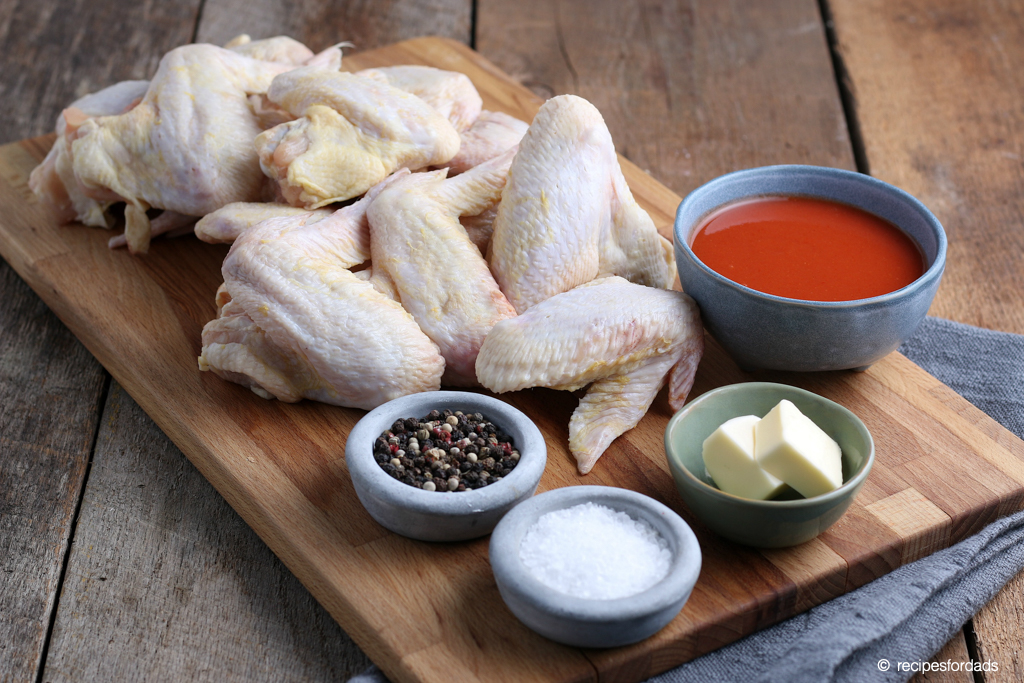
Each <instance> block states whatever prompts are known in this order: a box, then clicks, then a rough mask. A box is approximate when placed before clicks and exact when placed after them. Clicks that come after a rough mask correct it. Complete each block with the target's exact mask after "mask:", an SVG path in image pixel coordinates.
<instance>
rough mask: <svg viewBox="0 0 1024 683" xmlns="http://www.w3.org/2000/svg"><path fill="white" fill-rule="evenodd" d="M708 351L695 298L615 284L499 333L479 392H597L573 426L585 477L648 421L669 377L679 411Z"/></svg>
mask: <svg viewBox="0 0 1024 683" xmlns="http://www.w3.org/2000/svg"><path fill="white" fill-rule="evenodd" d="M703 351H704V333H703V326H702V325H701V322H700V314H699V312H698V310H697V305H696V304H695V303H694V302H693V299H691V298H690V297H688V296H686V295H685V294H683V293H682V292H676V291H671V290H666V289H656V288H653V287H644V286H642V285H636V284H633V283H630V282H628V281H626V280H624V279H623V278H621V277H616V276H612V277H605V278H600V279H598V280H594V281H592V282H589V283H586V284H584V285H581V286H580V287H577V288H576V289H573V290H570V291H568V292H564V293H561V294H556V295H555V296H552V297H550V298H548V299H546V300H544V301H542V302H541V303H538V304H536V305H535V306H531V307H530V309H529V310H528V311H527V312H525V313H523V314H521V315H519V316H518V317H515V318H511V319H508V320H504V321H502V322H499V323H498V324H496V325H495V326H494V329H492V330H491V333H490V334H489V335H488V336H487V339H486V340H484V343H483V346H482V347H481V349H480V354H479V356H478V357H477V361H476V371H477V377H478V378H479V380H480V383H481V384H482V385H483V386H485V387H486V388H488V389H490V390H491V391H494V392H498V393H502V392H506V391H516V390H519V389H526V388H528V387H550V388H552V389H564V390H566V391H574V390H576V389H580V388H582V387H584V386H586V385H588V384H590V385H591V386H590V389H588V390H587V393H586V395H585V396H584V397H583V399H582V400H581V401H580V404H579V406H578V407H577V408H576V410H575V412H573V414H572V418H571V420H570V422H569V450H570V451H571V452H572V454H573V456H574V457H575V458H576V463H577V467H578V468H579V471H580V473H581V474H586V473H587V472H589V471H590V470H591V469H592V468H593V467H594V464H595V463H596V462H597V459H598V458H600V457H601V454H602V453H604V451H605V449H607V448H608V446H609V445H610V444H611V442H612V441H614V440H615V439H616V438H617V437H618V436H619V435H620V434H622V433H623V432H625V431H627V430H629V429H632V428H633V427H635V426H636V424H637V423H638V422H639V421H640V419H641V418H642V417H643V416H644V415H645V414H646V413H647V409H648V408H649V407H650V405H651V403H652V402H653V401H654V398H655V396H657V394H658V391H660V390H661V387H662V386H664V384H665V380H666V378H667V379H668V382H669V404H670V405H671V406H672V408H673V409H674V410H678V409H679V408H682V406H683V403H684V402H685V400H686V395H687V393H689V391H690V387H692V386H693V378H694V373H695V372H696V370H697V364H698V362H699V361H700V358H701V356H702V354H703Z"/></svg>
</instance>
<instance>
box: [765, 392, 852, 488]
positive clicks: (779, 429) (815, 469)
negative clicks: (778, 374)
mask: <svg viewBox="0 0 1024 683" xmlns="http://www.w3.org/2000/svg"><path fill="white" fill-rule="evenodd" d="M754 456H755V457H756V458H757V462H758V464H760V465H761V467H763V468H764V469H765V471H767V472H768V473H770V474H772V475H774V476H776V477H778V478H779V479H781V480H782V481H784V482H786V483H787V484H789V485H790V486H792V487H793V488H794V489H796V490H797V492H799V493H800V494H801V495H803V496H805V497H807V498H810V497H811V496H820V495H821V494H823V493H828V492H829V491H832V490H833V489H836V488H839V487H840V486H842V485H843V462H842V451H841V450H840V448H839V444H837V443H836V442H835V441H833V440H832V437H830V436H829V435H828V434H826V433H825V432H823V431H822V430H821V427H819V426H818V425H816V424H814V422H813V421H812V420H811V418H809V417H807V416H806V415H804V414H803V413H801V412H800V409H799V408H797V407H796V406H795V405H793V404H792V403H790V402H789V401H786V400H782V401H780V402H779V404H778V405H777V406H775V407H774V408H772V409H771V411H770V412H769V413H768V414H767V415H765V416H764V418H763V419H762V420H761V421H760V422H758V423H757V425H756V426H755V427H754Z"/></svg>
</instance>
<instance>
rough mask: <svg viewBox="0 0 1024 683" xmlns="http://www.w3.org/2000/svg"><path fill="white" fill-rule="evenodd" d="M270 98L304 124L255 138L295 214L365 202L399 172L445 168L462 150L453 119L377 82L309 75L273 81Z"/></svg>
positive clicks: (311, 70)
mask: <svg viewBox="0 0 1024 683" xmlns="http://www.w3.org/2000/svg"><path fill="white" fill-rule="evenodd" d="M268 96H269V98H270V100H271V101H273V102H274V103H275V104H277V105H279V106H280V107H282V108H283V109H285V110H287V111H288V112H290V113H291V114H293V115H294V116H297V117H300V118H298V119H297V120H295V121H290V122H288V123H283V124H281V125H279V126H276V127H274V128H272V129H270V130H268V131H266V132H265V133H263V134H261V135H260V136H259V137H258V138H256V149H257V151H258V153H259V159H260V165H261V166H262V168H263V171H264V172H265V173H266V174H267V176H269V177H270V178H273V179H274V180H275V181H277V183H278V184H279V186H280V189H281V192H282V194H283V195H284V197H285V199H286V200H287V201H288V203H289V204H292V205H294V206H303V207H306V208H311V209H315V208H318V207H320V206H324V205H325V204H330V203H332V202H340V201H345V200H346V199H351V198H352V197H358V196H359V195H361V194H363V193H364V192H366V190H368V189H369V188H370V187H373V186H374V185H376V184H377V183H379V182H380V181H382V180H383V179H384V178H385V177H387V176H388V175H389V174H391V173H392V172H394V171H396V170H398V169H400V168H409V169H412V170H415V169H418V168H422V167H424V166H432V165H433V166H436V165H439V164H443V163H445V162H447V161H448V160H449V159H451V158H452V157H453V156H454V155H455V153H456V152H458V150H459V134H458V132H457V131H456V130H455V128H453V127H452V125H451V123H449V122H448V119H446V118H445V117H444V116H442V115H441V114H440V113H438V112H437V110H435V109H434V108H433V107H431V106H430V105H428V104H427V103H426V102H424V101H423V100H421V99H420V98H418V97H416V96H415V95H411V94H409V93H407V92H405V91H403V90H399V89H398V88H393V87H391V86H389V85H386V84H384V83H380V82H378V81H376V80H373V79H369V78H362V77H359V76H355V75H353V74H347V73H339V72H333V71H328V70H325V69H319V68H315V67H303V68H299V69H295V70H294V71H290V72H288V73H287V74H283V75H281V76H279V77H277V78H276V79H274V82H273V84H272V85H271V87H270V90H269V92H268Z"/></svg>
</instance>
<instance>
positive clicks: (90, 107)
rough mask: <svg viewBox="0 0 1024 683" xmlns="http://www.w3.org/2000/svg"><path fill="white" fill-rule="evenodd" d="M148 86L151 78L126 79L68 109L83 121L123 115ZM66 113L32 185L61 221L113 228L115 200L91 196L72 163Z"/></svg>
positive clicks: (33, 176)
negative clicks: (110, 210) (111, 214)
mask: <svg viewBox="0 0 1024 683" xmlns="http://www.w3.org/2000/svg"><path fill="white" fill-rule="evenodd" d="M148 88H149V81H122V82H121V83H116V84H114V85H112V86H110V87H109V88H104V89H103V90H100V91H99V92H95V93H92V94H90V95H86V96H85V97H82V98H81V99H78V100H75V102H73V103H72V104H71V106H70V107H68V110H69V111H73V112H76V114H75V115H74V116H77V117H78V120H79V121H84V120H85V119H87V118H93V117H96V116H112V115H114V114H121V113H124V112H125V111H127V110H129V109H131V108H132V107H134V106H135V105H137V104H138V103H139V102H140V101H141V100H142V98H143V96H144V95H145V94H146V90H147V89H148ZM64 116H65V115H64V113H63V112H62V113H61V115H60V116H58V117H57V126H56V130H57V140H56V141H55V142H54V143H53V147H51V148H50V151H49V153H48V154H47V155H46V158H45V159H43V163H41V164H39V166H37V167H36V168H34V169H33V170H32V175H31V176H29V180H28V185H29V187H30V188H31V189H32V191H33V192H34V193H35V195H36V197H38V198H39V200H40V202H41V203H43V204H46V205H48V206H49V207H50V208H51V210H52V211H53V212H54V214H55V216H56V218H57V220H59V221H60V222H61V223H70V222H71V221H73V220H77V221H79V222H81V223H84V224H85V225H92V226H95V227H100V228H109V227H110V224H109V220H108V217H107V214H106V210H107V208H108V207H109V206H110V204H111V203H112V202H111V201H99V200H96V199H93V198H92V197H89V196H88V195H86V193H85V190H84V189H83V188H82V187H81V186H80V185H79V184H78V180H77V179H76V178H75V172H74V169H73V168H72V165H71V141H70V140H69V139H68V138H67V137H66V136H65V132H66V128H67V126H66V122H65V120H64Z"/></svg>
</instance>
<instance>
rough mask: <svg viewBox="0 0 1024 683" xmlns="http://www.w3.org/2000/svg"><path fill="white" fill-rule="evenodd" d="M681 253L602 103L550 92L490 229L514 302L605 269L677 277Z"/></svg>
mask: <svg viewBox="0 0 1024 683" xmlns="http://www.w3.org/2000/svg"><path fill="white" fill-rule="evenodd" d="M674 262H675V259H674V257H673V253H672V245H671V243H670V242H669V241H668V240H666V239H665V238H663V237H662V236H661V235H659V234H658V231H657V229H656V228H655V227H654V222H653V221H652V220H651V217H650V216H649V215H648V214H647V212H646V211H644V210H643V209H642V208H640V206H639V205H638V204H637V203H636V200H635V199H633V195H632V193H631V192H630V191H629V187H628V186H627V185H626V181H625V178H623V176H622V170H621V169H620V167H619V162H618V158H617V156H616V154H615V146H614V144H613V143H612V138H611V134H610V133H609V132H608V127H607V126H606V125H605V123H604V119H603V118H602V117H601V114H600V112H598V111H597V109H596V108H595V107H594V105H592V104H590V103H589V102H587V101H586V100H584V99H582V98H579V97H575V96H572V95H562V96H560V97H554V98H552V99H550V100H548V101H547V102H545V103H544V105H543V106H542V107H541V108H540V111H539V112H537V116H536V117H535V118H534V120H533V123H532V124H531V125H530V128H529V130H528V131H527V132H526V135H525V137H524V138H523V140H522V142H521V143H520V145H519V153H518V154H517V155H516V158H515V161H514V162H513V163H512V168H511V170H510V171H509V179H508V184H507V185H506V187H505V191H504V193H503V194H502V200H501V204H500V206H499V207H498V214H497V217H496V218H495V222H494V234H493V235H492V238H491V247H490V263H491V269H492V271H493V272H494V276H495V279H496V280H497V281H498V284H499V285H500V286H501V290H502V291H503V292H504V293H505V295H506V296H507V297H508V299H509V301H511V302H512V304H513V305H514V306H515V308H516V311H518V312H519V313H523V312H524V311H526V310H527V309H529V308H530V307H531V306H534V305H536V304H538V303H540V302H541V301H544V300H545V299H547V298H548V297H551V296H554V295H555V294H558V293H561V292H565V291H568V290H570V289H573V288H574V287H578V286H579V285H581V284H584V283H586V282H590V281H591V280H593V279H594V278H596V277H597V276H598V275H621V276H623V277H626V278H627V279H629V280H630V281H631V282H636V283H637V284H642V285H647V286H650V287H671V285H672V283H673V281H674V279H675V267H674Z"/></svg>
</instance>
